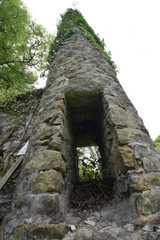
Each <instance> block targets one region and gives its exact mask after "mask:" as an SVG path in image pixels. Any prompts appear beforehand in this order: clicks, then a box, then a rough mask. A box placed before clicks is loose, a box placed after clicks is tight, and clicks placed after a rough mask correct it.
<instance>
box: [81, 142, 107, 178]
mask: <svg viewBox="0 0 160 240" xmlns="http://www.w3.org/2000/svg"><path fill="white" fill-rule="evenodd" d="M77 154H78V160H79V162H78V167H79V178H80V181H84V182H85V181H89V180H100V179H101V178H102V175H103V173H109V172H110V171H109V169H104V170H103V171H102V169H101V156H100V153H99V150H98V147H97V146H92V147H84V148H77Z"/></svg>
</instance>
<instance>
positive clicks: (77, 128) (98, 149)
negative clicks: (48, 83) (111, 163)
mask: <svg viewBox="0 0 160 240" xmlns="http://www.w3.org/2000/svg"><path fill="white" fill-rule="evenodd" d="M66 102H67V109H68V119H69V126H70V129H71V131H70V132H71V134H72V139H73V143H72V144H73V152H74V159H73V161H74V163H73V164H72V165H75V166H76V167H75V168H74V169H73V171H74V174H71V175H72V176H75V171H76V176H77V177H76V179H72V182H73V183H74V189H73V191H72V192H71V197H70V203H71V207H73V208H78V209H79V210H84V209H87V210H88V209H91V208H99V207H102V206H104V205H105V204H106V203H107V202H108V201H110V200H111V199H112V198H113V184H114V179H113V177H112V176H111V171H110V169H109V167H108V166H107V163H106V162H107V160H106V159H105V157H102V156H104V154H103V152H105V151H104V149H103V148H104V147H103V146H104V145H105V144H104V143H103V107H102V97H101V93H100V92H99V91H86V92H85V91H83V92H81V91H74V92H67V93H66Z"/></svg>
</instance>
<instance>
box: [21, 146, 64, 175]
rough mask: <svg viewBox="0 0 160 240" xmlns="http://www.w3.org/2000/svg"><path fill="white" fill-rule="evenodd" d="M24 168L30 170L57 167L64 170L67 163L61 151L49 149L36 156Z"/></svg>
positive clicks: (56, 168)
mask: <svg viewBox="0 0 160 240" xmlns="http://www.w3.org/2000/svg"><path fill="white" fill-rule="evenodd" d="M24 168H25V169H26V170H30V171H32V170H33V171H35V170H43V171H44V170H48V169H55V170H58V171H62V172H64V170H65V163H64V161H63V159H62V156H61V153H60V152H58V151H52V150H47V151H45V152H42V153H40V154H38V155H37V156H35V157H34V158H33V159H32V160H31V161H30V162H28V163H27V164H26V165H25V166H24Z"/></svg>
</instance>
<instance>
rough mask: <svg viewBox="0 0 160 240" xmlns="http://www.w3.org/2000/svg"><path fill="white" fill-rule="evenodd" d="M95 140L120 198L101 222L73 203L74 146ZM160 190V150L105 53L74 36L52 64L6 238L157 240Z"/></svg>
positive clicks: (5, 226)
mask: <svg viewBox="0 0 160 240" xmlns="http://www.w3.org/2000/svg"><path fill="white" fill-rule="evenodd" d="M95 100H96V101H95ZM97 126H98V127H97ZM80 129H81V131H80ZM95 129H96V130H95ZM84 132H86V133H87V134H86V135H87V136H85V135H84V134H83V133H84ZM85 137H86V138H85ZM93 143H94V144H97V145H99V148H100V152H101V156H102V166H103V167H104V168H105V167H109V168H110V170H111V175H112V178H114V179H115V184H114V200H113V201H112V202H110V203H109V205H107V207H106V208H105V209H102V211H101V212H100V213H98V214H99V216H100V217H99V220H96V217H97V216H98V214H96V213H94V214H93V216H90V215H87V218H88V222H87V221H86V222H84V221H82V222H81V221H80V219H78V220H77V218H74V217H73V216H72V214H71V213H72V210H70V208H69V196H70V194H71V192H72V190H73V187H74V182H76V181H77V178H78V174H77V160H76V147H77V146H86V145H90V144H93ZM159 189H160V153H159V152H158V151H157V150H156V149H155V148H154V146H153V142H152V140H151V139H150V137H149V135H148V132H147V130H146V128H145V126H144V124H143V121H142V119H141V118H140V117H139V116H138V114H137V112H136V110H135V108H134V106H133V105H132V103H131V102H130V100H129V99H128V97H127V95H126V94H125V92H124V90H123V89H122V87H121V85H120V83H119V82H118V80H117V78H116V76H115V74H114V72H113V70H112V69H111V67H110V65H109V64H108V63H107V61H106V60H105V59H104V57H103V56H102V54H101V53H100V52H99V51H98V50H97V49H96V48H95V47H94V46H93V45H92V44H91V42H90V41H89V40H87V39H86V38H85V37H84V36H83V35H82V34H81V33H77V34H75V35H73V36H72V37H71V38H69V39H68V40H66V41H65V42H64V44H63V46H62V47H61V48H60V50H59V51H58V53H57V55H56V58H55V59H54V61H53V63H52V65H51V69H50V72H49V76H48V81H47V85H46V88H45V90H44V93H43V96H42V98H41V101H40V103H39V107H38V109H37V115H36V117H35V118H34V121H32V134H31V136H30V148H29V150H28V152H27V155H26V157H25V159H24V161H23V164H22V168H21V173H20V175H19V179H18V184H17V187H16V191H15V194H14V199H13V203H12V211H11V213H10V215H8V216H7V217H6V218H5V220H4V221H3V226H2V229H3V238H4V239H10V238H11V237H12V236H15V237H16V238H17V239H62V238H63V239H65V240H68V239H118V240H120V239H137V240H138V239H139V240H141V239H158V238H159V237H160V233H159V232H160V230H159V229H160V226H159V220H158V219H159V217H160V213H159V212H160V194H159V193H160V190H159ZM126 206H127V207H126ZM115 209H116V211H115ZM87 214H88V213H87ZM91 217H92V220H93V219H94V221H92V220H91ZM87 224H88V225H87ZM75 226H76V227H77V231H76V227H75ZM82 226H83V228H82ZM87 226H89V227H87ZM148 226H149V227H148ZM70 231H72V232H70ZM67 232H68V234H67V235H66V236H65V234H66V233H67Z"/></svg>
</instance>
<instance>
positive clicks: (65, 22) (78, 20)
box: [49, 9, 117, 73]
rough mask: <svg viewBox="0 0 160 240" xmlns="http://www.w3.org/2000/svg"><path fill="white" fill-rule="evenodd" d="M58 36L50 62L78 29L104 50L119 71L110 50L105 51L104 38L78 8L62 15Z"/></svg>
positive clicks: (114, 67) (107, 57)
mask: <svg viewBox="0 0 160 240" xmlns="http://www.w3.org/2000/svg"><path fill="white" fill-rule="evenodd" d="M57 30H58V32H57V36H56V38H55V39H54V41H53V43H52V44H51V48H50V52H49V62H50V63H51V62H52V61H53V59H54V57H55V55H56V52H57V51H58V50H59V48H60V47H61V46H62V44H63V42H64V40H65V39H67V38H69V37H71V36H72V35H73V34H75V33H76V32H78V31H81V32H82V33H83V34H84V35H85V36H86V37H87V38H88V39H89V40H91V41H92V43H93V44H94V45H95V46H96V47H97V48H98V49H99V50H100V51H101V52H102V54H103V55H104V57H105V58H106V59H107V61H108V62H109V63H110V65H111V66H112V67H113V69H114V71H115V73H116V72H117V70H116V69H117V67H116V64H115V63H114V62H113V61H112V60H111V56H110V52H106V51H105V44H104V41H103V40H100V38H99V37H98V36H97V35H96V34H95V33H94V31H93V29H92V28H91V27H90V26H89V25H88V23H87V22H86V20H85V19H84V18H83V16H82V14H81V13H80V12H79V11H78V10H73V9H68V10H67V11H66V13H65V14H64V15H61V22H60V24H59V26H58V29H57Z"/></svg>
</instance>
